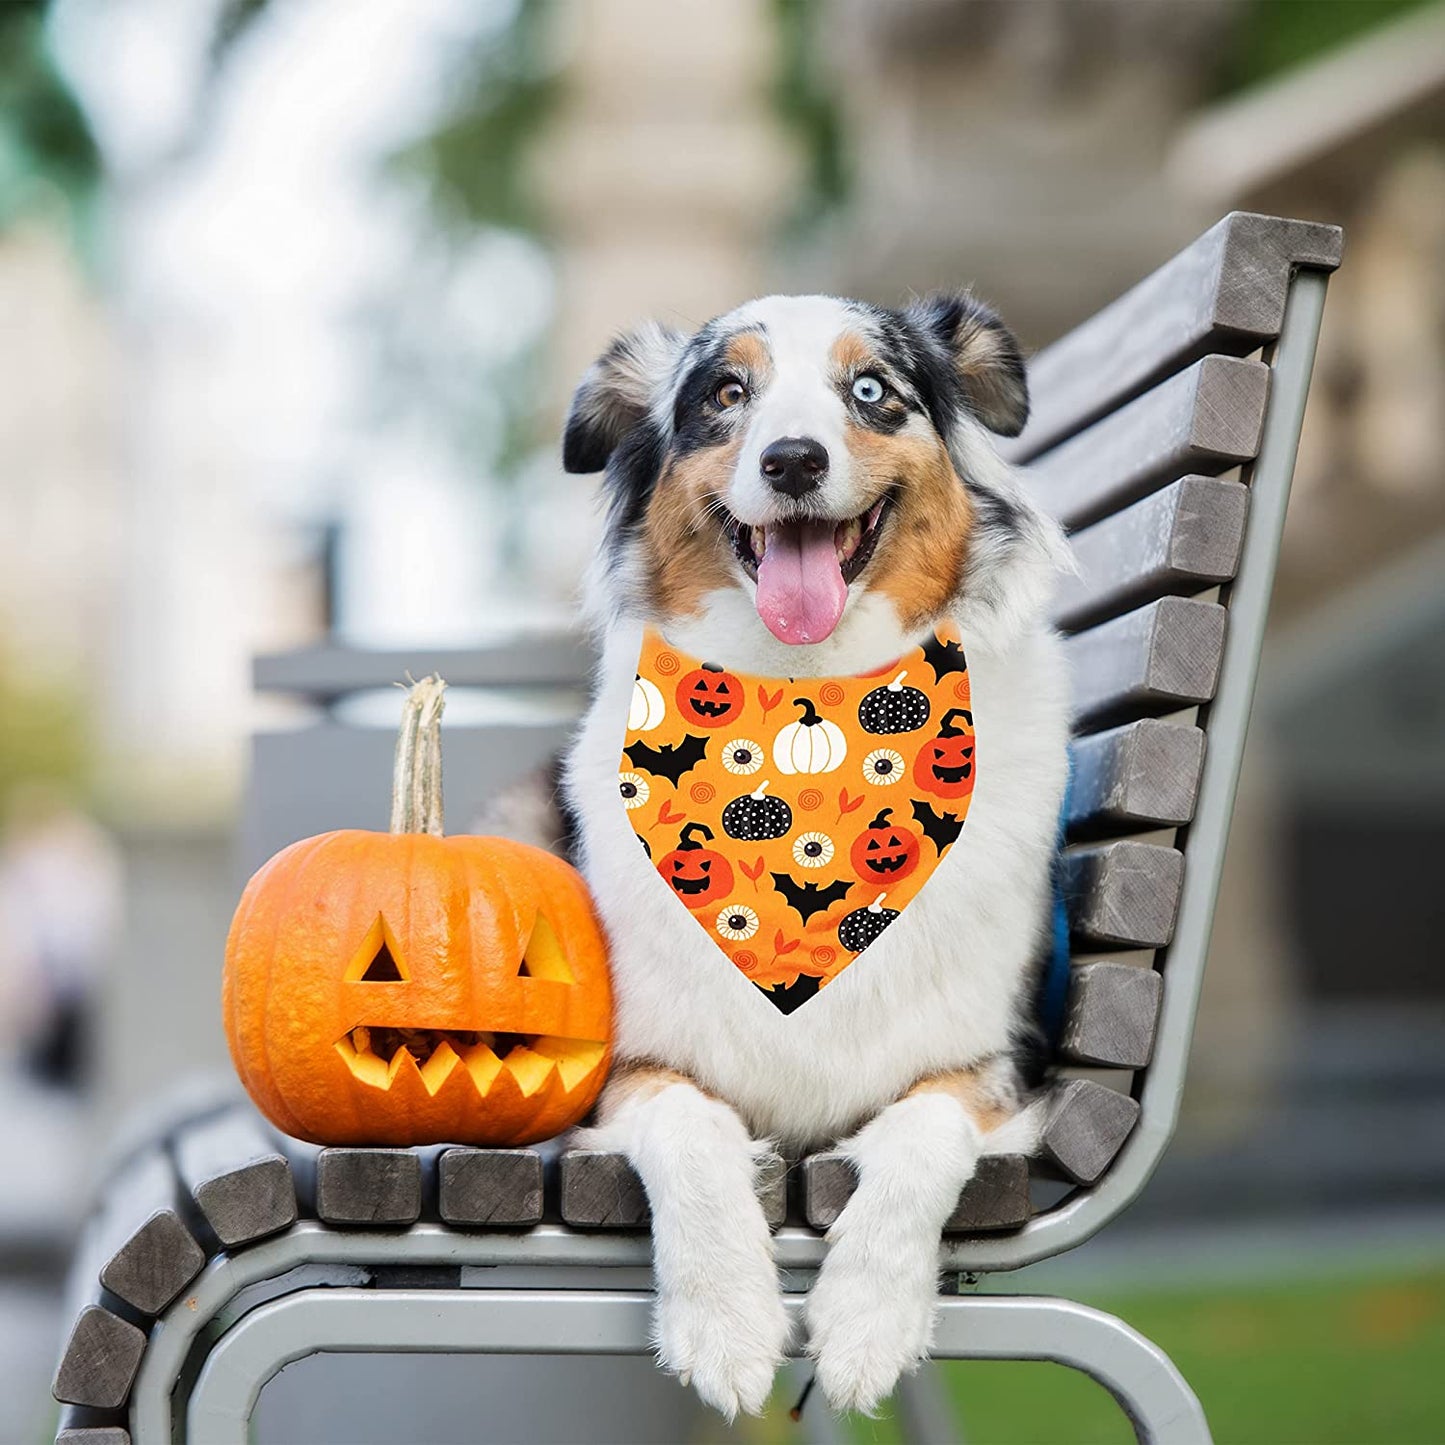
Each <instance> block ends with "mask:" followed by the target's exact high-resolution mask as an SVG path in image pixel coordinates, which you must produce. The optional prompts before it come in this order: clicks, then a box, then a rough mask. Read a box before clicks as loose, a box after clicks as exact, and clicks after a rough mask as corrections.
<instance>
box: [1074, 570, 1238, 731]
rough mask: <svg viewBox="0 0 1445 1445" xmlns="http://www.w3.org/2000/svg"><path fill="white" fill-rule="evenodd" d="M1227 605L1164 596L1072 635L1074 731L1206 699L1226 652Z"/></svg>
mask: <svg viewBox="0 0 1445 1445" xmlns="http://www.w3.org/2000/svg"><path fill="white" fill-rule="evenodd" d="M1225 623H1226V613H1225V609H1224V608H1223V607H1221V606H1220V605H1219V604H1218V603H1217V602H1201V601H1199V600H1198V599H1197V598H1193V597H1161V598H1159V600H1158V601H1157V602H1151V603H1150V604H1149V605H1148V606H1147V607H1141V608H1139V610H1138V611H1137V612H1126V613H1125V614H1124V616H1122V617H1116V618H1115V619H1114V620H1113V621H1112V622H1105V623H1102V624H1101V625H1100V626H1098V627H1094V628H1091V629H1090V630H1089V631H1088V632H1080V633H1078V634H1076V635H1075V636H1073V637H1071V638H1069V639H1068V640H1067V641H1066V642H1065V644H1064V649H1065V652H1066V654H1067V656H1068V659H1069V670H1070V675H1071V682H1072V691H1073V701H1074V726H1075V731H1077V732H1084V731H1093V730H1094V729H1096V728H1099V727H1104V726H1107V725H1109V724H1111V723H1115V722H1122V721H1124V720H1125V719H1127V718H1128V717H1129V716H1130V715H1133V716H1138V715H1139V714H1148V713H1162V712H1172V711H1174V710H1176V709H1178V708H1182V707H1189V706H1192V705H1193V704H1195V703H1201V702H1208V701H1209V699H1210V698H1212V697H1213V696H1214V689H1215V686H1216V684H1217V683H1218V682H1219V667H1220V662H1221V660H1222V658H1223V656H1224V629H1225Z"/></svg>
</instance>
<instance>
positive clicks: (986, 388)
mask: <svg viewBox="0 0 1445 1445" xmlns="http://www.w3.org/2000/svg"><path fill="white" fill-rule="evenodd" d="M904 314H905V315H906V316H907V317H908V319H909V320H910V321H911V322H912V323H913V324H914V326H916V327H917V328H918V330H919V331H921V332H922V333H923V334H924V335H925V336H927V337H929V338H931V339H932V340H933V341H935V342H937V343H939V344H940V345H941V346H942V347H943V349H944V351H945V352H946V353H947V355H948V357H949V359H950V361H951V362H952V363H953V368H954V371H955V373H956V375H957V377H958V381H959V384H960V385H961V386H962V388H963V394H964V397H965V399H966V400H967V402H968V404H969V406H970V407H971V408H972V409H973V411H974V414H975V415H976V416H977V417H978V419H979V420H980V421H981V422H982V423H983V424H984V425H985V426H986V427H987V428H988V429H989V430H990V431H992V432H997V433H998V434H999V436H1005V437H1016V436H1017V435H1018V434H1019V433H1020V432H1021V431H1022V430H1023V429H1024V423H1025V422H1026V421H1027V420H1028V419H1029V383H1028V377H1027V375H1026V374H1025V371H1024V358H1023V353H1022V351H1020V349H1019V344H1018V341H1017V340H1016V339H1015V337H1014V334H1013V332H1011V331H1010V330H1009V329H1008V327H1007V326H1005V325H1004V324H1003V322H1002V321H1000V320H999V319H998V317H997V316H995V315H994V313H993V312H992V311H991V310H990V309H989V308H988V307H987V306H985V305H984V304H983V302H982V301H980V300H978V298H977V297H975V296H971V295H970V294H969V293H968V292H967V291H963V292H959V293H957V294H955V295H939V296H930V297H928V298H927V299H925V300H923V301H915V302H914V303H913V305H911V306H910V307H909V308H908V309H907V311H906V312H905V313H904Z"/></svg>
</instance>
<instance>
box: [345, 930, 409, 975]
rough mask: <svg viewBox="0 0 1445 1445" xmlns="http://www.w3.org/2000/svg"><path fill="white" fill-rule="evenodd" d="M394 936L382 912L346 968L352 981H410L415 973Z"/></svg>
mask: <svg viewBox="0 0 1445 1445" xmlns="http://www.w3.org/2000/svg"><path fill="white" fill-rule="evenodd" d="M392 942H393V940H392V938H391V935H390V931H389V930H388V929H387V926H386V924H385V922H384V921H383V919H382V917H381V915H380V914H379V913H378V914H377V916H376V922H375V923H373V924H372V925H371V928H370V930H369V931H368V932H367V935H366V939H365V941H364V942H363V943H362V945H361V947H360V948H358V949H357V950H356V954H355V956H354V957H353V958H352V960H351V965H350V967H349V968H348V969H347V970H346V974H345V977H346V981H347V982H348V983H406V982H407V981H408V980H409V979H410V977H411V974H410V973H409V972H408V970H407V968H406V965H405V964H404V963H403V962H402V960H401V958H400V957H399V956H398V954H397V951H396V950H394V949H393V948H392Z"/></svg>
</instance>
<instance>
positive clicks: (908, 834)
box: [848, 808, 918, 883]
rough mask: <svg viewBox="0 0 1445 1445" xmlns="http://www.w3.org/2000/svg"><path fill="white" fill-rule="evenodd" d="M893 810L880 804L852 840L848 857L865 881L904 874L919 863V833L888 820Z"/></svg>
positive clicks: (891, 877)
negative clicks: (876, 811)
mask: <svg viewBox="0 0 1445 1445" xmlns="http://www.w3.org/2000/svg"><path fill="white" fill-rule="evenodd" d="M892 814H893V809H892V808H880V809H879V810H878V815H877V816H876V817H875V818H874V819H873V821H872V822H871V823H869V825H868V826H867V827H866V828H865V829H864V830H863V831H862V832H861V833H860V834H859V835H858V836H857V837H856V838H855V839H854V840H853V847H852V849H851V850H850V852H849V854H848V857H849V860H850V861H851V862H852V864H853V871H854V872H855V873H856V874H857V875H858V876H859V877H860V878H862V879H863V880H864V881H865V882H870V881H871V882H883V883H886V882H888V881H890V880H896V879H900V878H907V877H908V875H909V874H910V873H912V872H913V870H914V869H915V868H916V867H918V834H917V833H915V832H914V831H913V830H912V829H911V828H904V827H902V826H900V825H898V824H895V823H893V822H891V821H890V819H891V817H892Z"/></svg>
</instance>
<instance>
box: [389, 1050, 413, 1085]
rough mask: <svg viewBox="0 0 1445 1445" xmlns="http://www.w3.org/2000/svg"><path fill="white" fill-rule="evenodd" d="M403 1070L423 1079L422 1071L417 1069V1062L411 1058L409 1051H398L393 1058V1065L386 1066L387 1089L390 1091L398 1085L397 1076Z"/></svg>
mask: <svg viewBox="0 0 1445 1445" xmlns="http://www.w3.org/2000/svg"><path fill="white" fill-rule="evenodd" d="M403 1070H405V1071H406V1072H408V1073H411V1074H415V1075H416V1076H417V1077H418V1078H420V1077H421V1070H420V1069H419V1068H418V1067H417V1063H416V1060H415V1059H414V1058H413V1057H412V1056H411V1053H410V1051H409V1050H407V1049H398V1050H397V1051H396V1052H395V1053H394V1054H393V1055H392V1056H391V1063H389V1064H388V1065H387V1066H386V1076H387V1084H386V1087H387V1088H388V1089H389V1088H390V1087H391V1086H392V1085H393V1084H394V1083H396V1076H397V1075H398V1074H399V1073H401V1072H402V1071H403Z"/></svg>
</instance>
